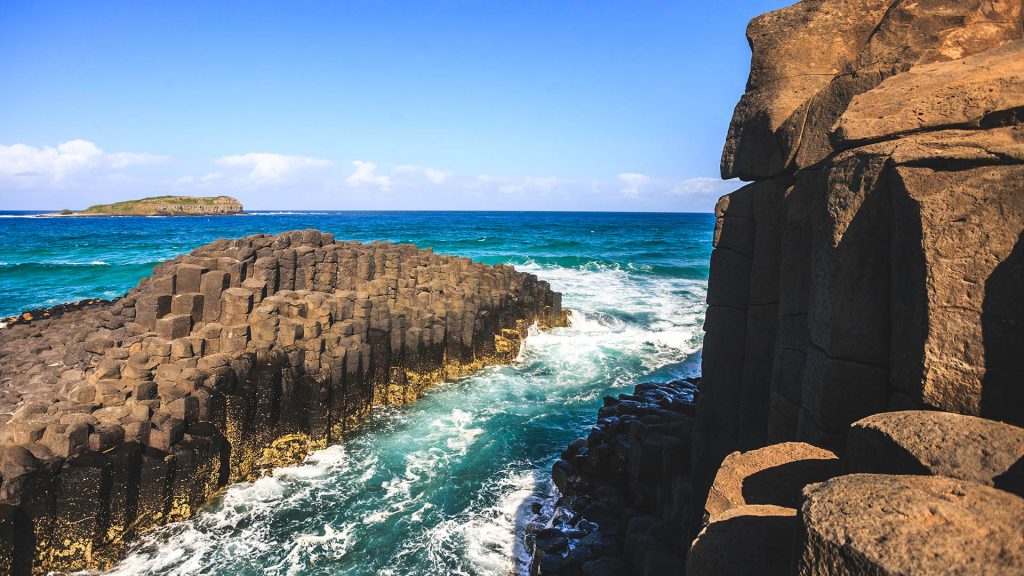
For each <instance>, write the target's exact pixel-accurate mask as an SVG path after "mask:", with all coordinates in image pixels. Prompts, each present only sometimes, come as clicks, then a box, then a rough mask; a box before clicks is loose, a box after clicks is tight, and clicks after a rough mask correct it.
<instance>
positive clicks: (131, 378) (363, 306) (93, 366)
mask: <svg viewBox="0 0 1024 576" xmlns="http://www.w3.org/2000/svg"><path fill="white" fill-rule="evenodd" d="M534 322H538V323H540V324H541V325H542V326H554V325H562V324H564V322H565V314H564V312H563V311H562V309H561V297H560V295H559V294H558V293H555V292H552V291H551V290H550V288H549V286H548V285H547V283H545V282H541V281H538V280H537V278H536V277H534V276H532V275H529V274H524V273H520V272H516V271H515V270H513V269H512V268H509V267H506V266H494V267H491V266H486V265H482V264H475V263H473V262H471V261H470V260H469V259H466V258H456V257H451V256H440V255H435V254H433V253H432V252H431V251H430V250H418V249H417V248H416V247H414V246H411V245H392V244H386V243H374V244H360V243H357V242H335V241H334V239H333V237H332V236H331V235H330V234H322V233H320V232H317V231H315V230H306V231H296V232H291V233H286V234H280V235H277V236H266V235H256V236H249V237H246V238H241V239H238V240H219V241H217V242H214V243H212V244H209V245H206V246H203V247H201V248H198V249H196V250H194V251H193V252H191V253H190V254H188V255H185V256H179V257H177V258H175V259H173V260H170V261H168V262H166V263H164V264H161V265H159V266H157V267H156V268H155V269H154V271H153V275H152V277H151V278H149V279H147V280H144V281H143V282H141V283H140V284H139V286H137V287H136V288H135V289H133V290H132V291H131V292H129V293H128V295H126V296H125V297H124V298H122V299H120V300H118V301H117V302H116V303H113V304H102V305H95V306H92V307H87V308H83V309H79V310H72V311H69V312H66V313H64V314H62V315H55V316H54V317H52V318H48V319H44V320H39V321H36V322H31V323H28V324H21V325H15V326H11V327H9V328H7V329H4V330H3V331H0V375H2V379H3V383H2V387H0V391H2V393H3V396H2V397H0V410H2V411H3V412H5V413H6V414H4V415H3V416H0V418H2V420H0V446H2V448H0V481H2V483H0V502H4V503H6V504H7V505H10V506H11V508H9V509H8V508H3V509H2V510H0V543H2V544H3V546H0V548H3V549H5V550H13V552H11V553H10V554H9V555H10V556H11V559H10V560H8V559H6V557H4V556H2V555H0V567H2V566H3V563H4V562H18V563H19V564H18V566H19V570H21V571H23V570H24V567H25V565H26V564H25V563H26V562H28V563H31V562H32V561H33V559H34V563H35V570H36V571H39V570H44V569H61V570H67V569H79V568H83V567H86V566H96V565H101V564H103V563H104V562H106V561H109V560H110V559H111V558H113V557H114V556H116V554H117V553H118V551H119V550H120V548H121V546H122V543H123V540H124V537H125V535H127V534H131V533H135V532H137V531H139V530H142V529H145V528H148V527H150V526H154V525H159V524H163V523H165V522H168V521H173V520H179V519H183V518H186V517H188V516H190V515H191V514H193V513H194V512H195V511H196V510H197V508H198V507H200V506H201V505H202V504H203V503H204V502H206V501H207V499H208V498H209V497H210V496H211V495H212V494H213V493H214V492H215V491H216V490H218V489H219V488H220V487H222V486H224V485H225V484H227V483H228V482H231V481H234V480H239V479H245V478H251V477H253V476H254V475H257V474H259V473H261V472H262V471H263V470H265V469H267V468H268V467H271V466H274V465H276V464H280V463H286V462H291V461H294V460H296V459H297V458H301V457H302V456H303V455H304V454H306V453H307V452H308V451H309V450H310V449H313V448H316V447H321V446H325V445H326V444H327V443H329V442H332V441H335V440H338V439H339V438H341V437H342V436H343V435H344V433H345V431H346V430H348V429H349V428H351V427H352V426H354V425H356V424H357V423H358V422H359V421H360V420H362V419H363V418H364V417H365V416H366V415H367V414H368V412H369V410H370V408H371V406H373V405H375V404H395V403H403V402H409V401H412V400H414V399H416V398H417V397H418V396H419V395H420V394H421V393H422V392H423V391H424V389H425V388H426V387H427V386H428V385H429V384H431V383H433V382H438V381H441V380H443V379H446V378H450V377H455V376H458V375H461V374H464V373H466V372H468V371H470V370H474V369H476V368H478V367H481V366H483V365H484V364H488V363H495V362H505V361H509V360H511V359H513V358H514V357H515V356H516V354H517V353H518V350H519V343H520V341H521V339H522V337H523V336H525V334H526V329H527V327H528V326H529V325H530V324H531V323H534ZM8 511H10V513H8ZM26 530H27V531H28V532H27V533H26ZM12 538H13V539H14V541H16V542H17V545H16V546H15V545H14V544H13V543H12V541H11V539H12Z"/></svg>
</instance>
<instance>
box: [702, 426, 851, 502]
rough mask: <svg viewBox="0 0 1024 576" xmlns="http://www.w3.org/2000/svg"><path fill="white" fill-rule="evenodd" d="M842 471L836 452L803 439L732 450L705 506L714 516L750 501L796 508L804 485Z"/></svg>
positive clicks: (719, 469)
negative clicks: (741, 450)
mask: <svg viewBox="0 0 1024 576" xmlns="http://www.w3.org/2000/svg"><path fill="white" fill-rule="evenodd" d="M841 473H842V464H841V463H840V461H839V459H838V458H837V457H836V455H835V454H833V453H832V452H829V451H828V450H825V449H823V448H818V447H816V446H811V445H810V444H805V443H803V442H784V443H782V444H773V445H771V446H766V447H764V448H759V449H757V450H750V451H749V452H733V453H732V454H730V455H728V456H727V457H726V458H725V460H724V461H722V465H721V467H719V468H718V474H717V475H716V476H715V481H714V483H713V484H712V485H711V490H710V491H709V492H708V499H707V502H706V503H705V504H704V509H705V512H706V513H707V514H708V515H709V516H710V518H712V519H713V518H714V517H716V516H718V515H721V514H722V513H724V512H726V511H728V510H731V509H733V508H737V507H740V506H747V505H755V504H763V505H773V506H783V507H788V508H796V507H797V506H798V505H799V503H800V491H801V490H802V489H803V487H804V486H806V485H807V484H811V483H813V482H821V481H823V480H827V479H829V478H832V477H833V476H837V475H839V474H841Z"/></svg>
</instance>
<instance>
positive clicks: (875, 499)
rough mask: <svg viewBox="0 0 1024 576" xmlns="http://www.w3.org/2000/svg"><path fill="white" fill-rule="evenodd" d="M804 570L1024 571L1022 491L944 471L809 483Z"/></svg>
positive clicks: (910, 575) (846, 575) (812, 574)
mask: <svg viewBox="0 0 1024 576" xmlns="http://www.w3.org/2000/svg"><path fill="white" fill-rule="evenodd" d="M800 525H801V528H802V538H801V544H800V548H799V549H800V558H799V560H798V571H797V572H796V573H798V574H800V576H826V575H837V576H856V575H860V574H872V575H890V574H892V575H895V574H901V575H907V576H917V575H922V576H924V575H926V574H927V575H931V574H978V575H981V574H984V575H993V576H995V575H1001V574H1005V575H1007V576H1009V575H1011V574H1012V575H1019V574H1020V573H1021V568H1022V567H1024V537H1022V535H1021V527H1022V526H1024V499H1021V498H1019V497H1017V496H1014V495H1013V494H1010V493H1009V492H1003V491H1001V490H996V489H994V488H990V487H988V486H983V485H981V484H975V483H973V482H967V481H962V480H954V479H951V478H943V477H939V476H931V477H925V476H886V475H878V474H851V475H849V476H840V477H839V478H833V479H832V480H829V481H827V482H823V483H821V484H812V485H810V486H808V487H807V488H806V489H805V491H804V504H803V507H802V508H801V510H800Z"/></svg>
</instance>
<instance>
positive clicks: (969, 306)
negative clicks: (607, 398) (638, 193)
mask: <svg viewBox="0 0 1024 576" xmlns="http://www.w3.org/2000/svg"><path fill="white" fill-rule="evenodd" d="M1021 17H1022V2H1021V0H919V1H905V0H803V1H801V2H797V3H796V4H793V5H792V6H789V7H787V8H783V9H781V10H777V11H774V12H770V13H768V14H764V15H762V16H759V17H757V18H755V19H754V20H753V21H751V23H750V25H749V27H748V28H747V38H748V40H749V41H750V45H751V49H752V58H751V66H750V78H749V80H748V82H747V87H746V92H745V93H744V94H743V96H742V98H741V99H740V102H739V103H738V105H737V106H736V110H735V113H734V115H733V118H732V123H731V125H730V127H729V134H728V138H727V140H726V143H725V147H724V150H723V153H722V176H723V177H724V178H740V179H743V180H753V182H752V183H750V184H748V185H747V186H744V187H743V188H740V189H739V190H737V191H735V192H733V193H732V194H728V195H726V196H724V197H722V198H721V199H720V200H719V202H718V204H717V206H716V208H715V215H716V224H715V232H714V251H713V252H712V255H711V268H710V276H709V280H708V297H707V303H708V309H707V315H706V317H705V324H704V330H705V337H704V349H703V355H702V365H701V369H702V374H701V379H700V384H699V389H698V390H697V393H696V394H695V398H696V406H695V408H694V410H693V414H694V418H693V419H692V421H691V425H690V426H687V427H686V428H685V430H680V431H679V432H680V434H679V435H678V436H676V437H675V438H674V439H673V440H674V443H678V442H679V441H680V440H682V441H683V443H686V442H687V440H689V441H690V442H689V446H687V449H688V453H689V455H690V456H692V459H691V461H690V462H687V463H679V462H677V461H676V459H677V458H679V457H680V454H682V455H683V456H686V454H687V451H686V450H685V449H684V450H682V451H680V450H675V449H671V450H669V449H663V450H656V449H652V450H650V451H646V450H645V448H647V444H648V442H647V441H646V440H643V441H640V440H641V439H640V438H639V437H635V436H634V435H633V434H630V436H629V437H628V439H623V440H621V441H620V442H621V446H622V447H621V448H618V449H617V452H615V451H613V452H612V454H613V455H614V456H615V457H614V458H612V457H609V456H608V450H609V448H608V447H607V446H606V447H605V448H603V449H602V448H601V446H602V443H595V442H593V437H594V434H592V435H591V441H590V443H589V444H587V443H583V444H582V445H580V444H578V443H574V444H573V445H572V446H570V448H569V449H568V450H567V451H566V453H563V458H564V459H565V460H563V461H559V462H558V463H556V465H555V467H554V470H553V478H554V480H555V484H556V485H557V486H558V488H559V490H560V491H561V492H562V494H563V498H562V499H561V500H560V501H559V502H561V503H565V504H566V507H565V508H563V509H562V511H564V510H569V511H570V517H571V518H573V519H574V520H573V521H574V522H576V524H572V523H571V522H569V523H567V524H569V529H572V530H577V531H582V532H587V533H588V534H602V535H603V536H608V535H614V536H613V538H612V539H613V541H614V542H615V543H616V544H618V545H620V546H621V549H618V548H616V547H615V546H607V545H606V546H602V547H595V546H593V545H591V546H590V548H589V550H590V551H591V553H592V555H600V557H599V558H597V559H594V560H591V562H596V561H598V560H605V559H609V558H616V559H617V558H622V559H626V560H633V561H634V563H633V564H632V566H631V568H632V571H631V573H632V574H681V573H682V572H683V570H682V568H681V567H680V566H679V564H678V563H674V562H664V561H662V560H661V558H662V556H659V560H658V564H657V565H652V564H648V563H647V562H648V558H653V556H652V557H644V562H643V563H642V564H637V563H636V562H635V559H636V557H637V553H636V550H638V549H641V548H643V549H654V550H657V551H658V552H659V554H662V553H665V554H669V555H670V557H672V558H675V559H678V558H681V557H686V558H687V567H686V573H687V574H688V575H689V576H702V575H705V574H706V575H714V576H723V575H737V574H775V573H778V574H795V573H800V574H808V575H811V574H814V575H819V574H849V575H860V574H873V575H874V574H965V573H975V574H987V573H993V574H997V573H1006V574H1010V573H1014V574H1017V573H1024V549H1022V548H1021V546H1022V540H1021V538H1020V528H1019V526H1020V525H1021V520H1020V518H1019V514H1020V510H1021V505H1022V503H1024V500H1022V499H1021V498H1019V497H1018V496H1015V495H1014V494H1020V493H1021V490H1022V489H1021V486H1024V480H1022V479H1024V460H1022V458H1021V452H1020V441H1019V440H1020V437H1021V434H1022V433H1024V431H1022V430H1021V428H1019V427H1018V426H1020V425H1022V424H1024V386H1022V385H1021V383H1022V382H1024V363H1022V361H1021V359H1022V358H1024V303H1022V302H1024V301H1022V296H1024V189H1022V187H1021V186H1022V185H1021V183H1022V182H1024V124H1022V122H1024V75H1022V74H1024V51H1022V50H1024V27H1022V20H1021ZM606 411H608V408H607V407H606V408H603V409H602V412H601V413H600V414H599V418H598V428H596V429H595V430H597V431H598V434H597V436H598V438H599V439H600V437H601V431H603V430H604V429H606V427H607V424H605V423H603V420H605V419H606V418H607V414H606ZM936 411H943V412H946V413H955V414H941V415H936V414H937V412H936ZM880 413H884V414H880ZM873 415H877V416H873ZM968 415H970V416H968ZM974 416H980V417H981V418H975V417H974ZM623 420H624V421H625V419H623ZM993 420H998V421H1002V422H993ZM855 422H856V424H854V423H855ZM851 425H853V427H852V429H851ZM630 426H631V432H632V431H633V430H636V431H643V430H647V428H645V427H643V426H640V425H639V424H638V423H631V424H630ZM848 438H849V445H847V439H848ZM794 441H796V442H794ZM605 444H607V443H605ZM665 445H666V446H667V444H665ZM592 460H593V461H597V462H605V461H607V462H609V464H607V466H609V467H610V469H612V470H615V469H620V470H621V469H622V464H628V466H629V467H631V468H632V467H635V468H636V469H637V470H644V469H651V468H656V467H657V466H658V465H659V464H660V465H664V467H665V468H666V469H671V470H675V471H676V473H677V474H676V475H675V476H673V477H672V490H671V492H670V491H669V490H667V489H664V490H660V491H659V492H658V493H657V495H658V496H659V498H658V499H654V498H651V497H650V494H649V493H648V492H647V490H646V489H647V488H648V487H646V486H644V485H643V484H642V483H633V482H631V483H628V484H627V483H623V485H621V486H619V489H620V490H621V493H618V494H617V495H618V497H619V499H620V500H627V499H628V500H632V501H633V502H634V503H635V506H634V507H632V508H624V507H619V508H614V509H612V510H611V511H609V510H602V512H604V516H603V517H602V518H600V519H597V520H594V518H591V517H588V516H587V515H586V512H587V508H588V507H589V506H592V504H591V501H590V500H588V499H587V498H579V495H581V494H585V495H588V496H589V493H588V492H587V491H586V490H588V489H593V488H594V484H597V483H598V482H599V481H600V478H601V477H600V475H596V476H595V475H593V474H589V475H588V468H587V467H586V466H581V463H580V461H584V462H590V461H592ZM615 463H618V464H619V467H618V468H616V467H615V466H614V464H615ZM581 470H582V472H581ZM844 471H845V472H884V473H886V474H892V475H893V476H882V475H878V476H875V475H852V476H851V475H847V476H843V475H841V474H842V473H843V472H844ZM896 474H908V475H922V476H923V475H934V476H936V477H928V478H924V477H922V476H895V475H896ZM636 476H637V477H638V478H639V477H642V475H641V474H640V473H639V472H638V473H637V474H636ZM937 476H952V477H954V478H957V479H958V480H951V479H950V478H939V477H937ZM652 477H657V476H656V475H653V476H652ZM833 477H835V478H833ZM595 478H596V479H595ZM632 478H633V476H630V480H632ZM829 478H832V479H830V480H827V481H825V482H824V483H820V484H813V485H812V486H816V487H817V488H815V489H814V490H811V489H810V488H805V489H804V490H803V491H802V492H801V488H804V486H805V485H807V484H808V483H812V482H821V481H822V480H826V479H829ZM985 484H988V486H985ZM581 487H582V488H581ZM593 492H594V493H595V494H596V493H597V490H596V489H594V490H593ZM1011 492H1012V493H1011ZM669 495H671V496H672V498H668V496H669ZM574 497H575V498H574ZM890 498H895V499H896V500H895V502H896V504H898V505H894V506H889V507H887V502H888V501H889V499H890ZM566 501H568V502H566ZM797 508H800V509H801V510H802V513H801V514H800V515H795V514H796V509H797ZM987 510H989V511H992V514H991V515H988V514H987V513H986V512H984V511H987ZM894 511H895V512H894ZM929 515H934V516H935V518H931V517H930V516H929ZM580 518H582V520H581V519H580ZM585 521H586V522H585ZM587 522H590V524H587ZM563 523H564V522H563ZM595 524H596V525H595ZM680 524H683V525H682V526H680ZM932 525H934V526H935V533H934V535H932V534H931V532H930V530H931V528H930V527H931V526H932ZM623 526H628V528H625V529H622V527H623ZM1008 526H1012V527H1013V528H1012V529H1007V527H1008ZM580 527H584V528H583V529H582V530H581V529H580ZM569 529H566V528H563V531H565V532H567V533H568V532H569ZM797 532H800V533H801V534H802V540H800V539H799V538H797V537H798V536H799V535H798V534H797ZM680 533H681V534H682V538H681V540H682V542H678V541H677V540H676V538H675V535H677V534H680ZM698 536H699V537H698ZM933 537H934V540H933V539H932V538H933ZM695 538H696V540H695ZM691 544H692V546H691ZM975 546H977V552H975ZM575 551H576V549H573V552H571V553H569V554H568V555H566V557H565V558H561V557H558V558H555V557H554V556H553V552H554V551H552V553H549V554H547V555H545V556H544V559H545V561H546V563H545V564H542V565H541V566H540V569H539V573H540V574H558V573H562V574H577V573H578V572H576V571H573V570H574V567H575V565H574V564H573V563H572V560H573V559H574V554H575ZM687 553H688V555H687ZM641 556H643V555H641ZM918 557H920V558H918ZM563 560H564V562H563ZM559 562H563V563H562V564H559ZM627 564H628V563H627ZM587 566H588V565H587V564H583V566H582V567H583V573H585V574H586V573H588V572H587ZM616 566H617V568H622V569H624V568H623V567H622V566H618V565H616ZM629 567H630V566H627V568H629ZM609 573H611V572H609ZM622 573H625V572H622Z"/></svg>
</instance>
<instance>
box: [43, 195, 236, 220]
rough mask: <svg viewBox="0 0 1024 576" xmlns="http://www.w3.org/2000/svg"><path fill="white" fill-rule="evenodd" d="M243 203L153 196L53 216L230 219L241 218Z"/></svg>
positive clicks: (213, 198)
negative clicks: (231, 216) (220, 217)
mask: <svg viewBox="0 0 1024 576" xmlns="http://www.w3.org/2000/svg"><path fill="white" fill-rule="evenodd" d="M243 212H244V209H243V208H242V203H241V202H239V201H238V200H236V199H234V198H232V197H231V196H202V197H199V196H153V197H150V198H142V199H139V200H125V201H123V202H114V203H113V204H96V205H94V206H90V207H88V208H86V209H85V210H80V211H78V212H74V211H71V210H62V211H61V212H60V213H58V214H53V216H230V215H233V214H242V213H243Z"/></svg>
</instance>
